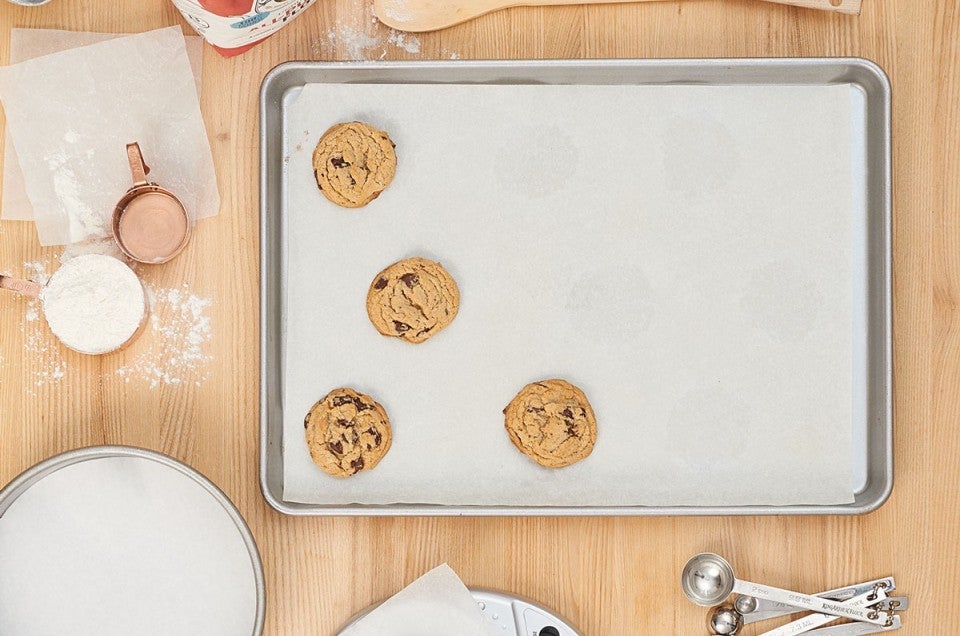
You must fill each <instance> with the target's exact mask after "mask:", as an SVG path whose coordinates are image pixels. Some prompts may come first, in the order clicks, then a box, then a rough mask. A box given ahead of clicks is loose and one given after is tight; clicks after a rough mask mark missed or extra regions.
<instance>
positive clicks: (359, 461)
mask: <svg viewBox="0 0 960 636" xmlns="http://www.w3.org/2000/svg"><path fill="white" fill-rule="evenodd" d="M350 468H352V469H353V472H354V473H358V472H360V471H361V470H363V457H357V458H356V459H353V460H351V461H350Z"/></svg>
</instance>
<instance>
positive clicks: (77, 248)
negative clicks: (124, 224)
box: [60, 236, 131, 265]
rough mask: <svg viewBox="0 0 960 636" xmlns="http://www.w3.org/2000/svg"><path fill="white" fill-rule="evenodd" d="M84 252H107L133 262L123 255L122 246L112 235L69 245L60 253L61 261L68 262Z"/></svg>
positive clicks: (126, 261)
mask: <svg viewBox="0 0 960 636" xmlns="http://www.w3.org/2000/svg"><path fill="white" fill-rule="evenodd" d="M84 254H105V255H107V256H112V257H114V258H117V259H120V260H121V261H123V262H124V263H127V264H128V265H130V264H131V263H130V262H129V259H127V257H126V256H124V255H123V252H121V251H120V248H119V247H117V242H116V241H114V240H113V237H112V236H111V237H109V238H102V239H92V240H90V241H84V242H82V243H74V244H73V245H67V246H66V247H65V248H63V253H61V254H60V263H66V262H67V261H69V260H70V259H72V258H76V257H78V256H82V255H84Z"/></svg>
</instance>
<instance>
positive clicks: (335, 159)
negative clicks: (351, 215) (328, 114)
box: [313, 121, 397, 208]
mask: <svg viewBox="0 0 960 636" xmlns="http://www.w3.org/2000/svg"><path fill="white" fill-rule="evenodd" d="M396 170H397V153H396V152H395V151H394V143H393V142H392V141H390V137H389V136H388V135H387V133H385V132H383V131H382V130H379V129H377V128H374V127H373V126H371V125H370V124H365V123H363V122H359V121H351V122H346V123H343V124H336V125H335V126H333V127H331V128H330V129H329V130H328V131H327V132H325V133H323V136H322V137H321V138H320V141H319V142H318V143H317V147H316V149H315V150H314V151H313V173H314V176H316V178H317V186H319V188H320V191H321V192H323V194H324V196H325V197H327V198H328V199H330V201H332V202H333V203H336V204H337V205H340V206H343V207H345V208H359V207H363V206H365V205H366V204H368V203H370V202H371V201H373V200H374V199H376V198H377V197H378V196H380V193H381V192H383V190H384V189H385V188H386V187H387V186H388V185H390V182H391V181H392V180H393V175H394V174H395V173H396Z"/></svg>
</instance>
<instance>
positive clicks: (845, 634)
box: [806, 616, 903, 636]
mask: <svg viewBox="0 0 960 636" xmlns="http://www.w3.org/2000/svg"><path fill="white" fill-rule="evenodd" d="M901 627H903V625H902V624H901V623H900V617H899V616H893V617H892V620H891V621H890V624H889V625H884V626H881V625H871V624H870V623H846V624H844V625H833V626H832V627H821V628H820V629H815V630H813V631H812V632H807V633H806V636H866V635H867V634H879V633H881V632H892V631H894V630H896V629H900V628H901Z"/></svg>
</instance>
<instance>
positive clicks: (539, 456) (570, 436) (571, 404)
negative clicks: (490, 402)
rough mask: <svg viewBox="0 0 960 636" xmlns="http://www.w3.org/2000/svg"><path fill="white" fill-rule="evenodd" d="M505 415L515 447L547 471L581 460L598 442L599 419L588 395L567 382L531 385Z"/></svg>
mask: <svg viewBox="0 0 960 636" xmlns="http://www.w3.org/2000/svg"><path fill="white" fill-rule="evenodd" d="M503 414H504V415H505V416H506V417H505V420H504V426H505V427H506V429H507V433H508V434H509V435H510V441H511V442H513V445H514V446H516V447H517V448H519V449H520V451H521V452H523V453H524V454H526V455H529V456H530V458H531V459H533V461H535V462H537V463H538V464H540V465H541V466H546V467H547V468H562V467H563V466H569V465H570V464H573V463H576V462H578V461H580V460H581V459H583V458H585V457H586V456H588V455H589V454H590V452H591V451H592V450H593V445H594V443H595V442H596V441H597V420H596V418H594V415H593V409H592V408H590V402H588V401H587V396H586V395H584V394H583V391H581V390H580V389H578V388H577V387H575V386H573V385H572V384H570V383H569V382H567V381H566V380H543V381H542V382H534V383H533V384H528V385H527V386H525V387H523V389H521V390H520V392H519V393H517V397H515V398H513V400H512V401H511V402H510V404H508V405H507V408H505V409H503Z"/></svg>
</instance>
